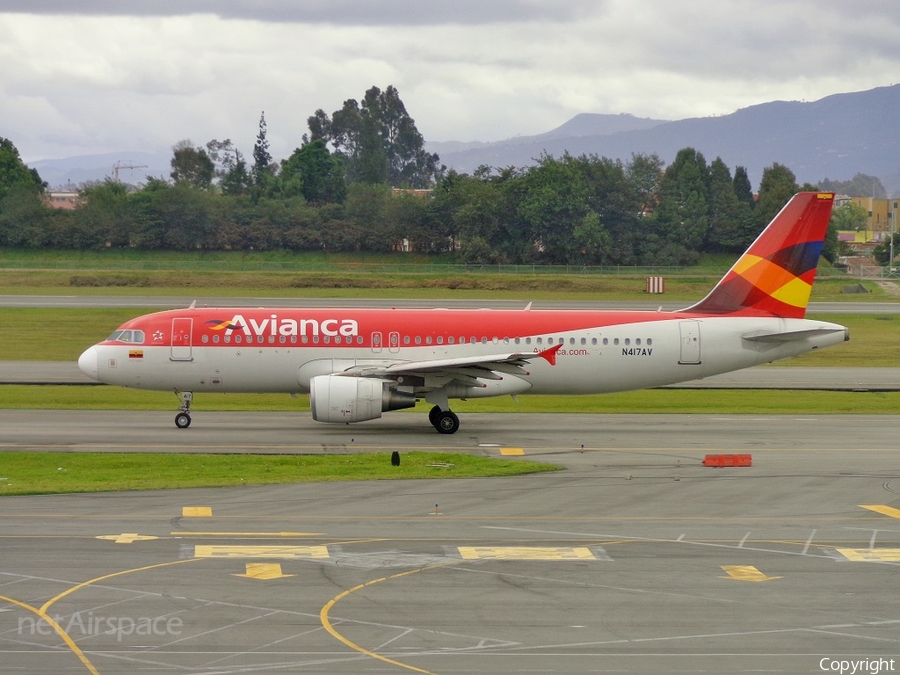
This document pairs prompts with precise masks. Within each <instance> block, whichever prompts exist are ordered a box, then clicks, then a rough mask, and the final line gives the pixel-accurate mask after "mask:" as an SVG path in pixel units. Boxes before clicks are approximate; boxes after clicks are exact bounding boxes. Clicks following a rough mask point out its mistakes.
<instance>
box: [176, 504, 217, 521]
mask: <svg viewBox="0 0 900 675" xmlns="http://www.w3.org/2000/svg"><path fill="white" fill-rule="evenodd" d="M181 515H182V516H183V517H184V518H212V507H211V506H185V507H183V508H182V509H181Z"/></svg>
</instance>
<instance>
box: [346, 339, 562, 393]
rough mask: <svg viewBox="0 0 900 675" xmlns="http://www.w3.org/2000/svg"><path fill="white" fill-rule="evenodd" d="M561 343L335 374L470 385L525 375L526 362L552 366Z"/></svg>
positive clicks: (526, 372) (408, 362) (360, 367)
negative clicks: (432, 378)
mask: <svg viewBox="0 0 900 675" xmlns="http://www.w3.org/2000/svg"><path fill="white" fill-rule="evenodd" d="M560 347H562V345H561V344H558V345H554V346H553V347H550V348H549V349H545V350H544V351H541V352H512V353H505V354H487V355H484V356H465V357H460V358H455V359H429V360H425V361H403V362H399V363H392V364H389V365H384V366H357V367H355V368H350V369H349V370H345V371H343V372H341V373H335V375H345V376H349V377H372V378H378V379H390V380H396V379H398V378H399V377H402V376H420V377H425V376H426V375H431V376H444V377H448V378H450V379H455V380H460V381H463V382H465V383H467V384H470V383H471V382H472V381H473V380H475V379H477V378H481V379H484V380H502V379H503V376H502V375H500V374H499V373H507V374H509V375H528V374H529V373H528V371H526V370H525V366H527V365H528V363H529V361H531V360H533V359H536V358H542V359H544V360H545V361H547V362H548V363H549V364H550V365H556V352H558V351H559V349H560Z"/></svg>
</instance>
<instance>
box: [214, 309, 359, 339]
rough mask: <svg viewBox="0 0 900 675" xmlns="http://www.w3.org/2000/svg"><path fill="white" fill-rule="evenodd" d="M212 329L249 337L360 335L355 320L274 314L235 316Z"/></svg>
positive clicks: (226, 333) (215, 322)
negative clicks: (248, 316) (262, 317)
mask: <svg viewBox="0 0 900 675" xmlns="http://www.w3.org/2000/svg"><path fill="white" fill-rule="evenodd" d="M209 323H210V329H211V330H214V331H219V330H224V331H225V335H231V334H232V333H234V332H235V331H240V332H242V333H243V334H244V335H246V336H247V337H252V336H261V335H286V336H291V335H300V336H316V335H328V336H331V337H334V336H336V335H341V336H344V337H353V336H356V335H359V324H358V323H357V321H356V320H354V319H322V320H321V321H320V320H318V319H288V318H279V316H278V315H277V314H272V315H271V316H270V317H268V318H266V319H254V318H253V317H250V319H245V318H244V316H243V315H242V314H235V315H234V316H233V317H232V318H231V320H230V321H221V322H219V321H211V322H209Z"/></svg>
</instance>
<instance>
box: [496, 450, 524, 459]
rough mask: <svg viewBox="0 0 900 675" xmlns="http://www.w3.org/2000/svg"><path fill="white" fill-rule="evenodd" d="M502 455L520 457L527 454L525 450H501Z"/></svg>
mask: <svg viewBox="0 0 900 675" xmlns="http://www.w3.org/2000/svg"><path fill="white" fill-rule="evenodd" d="M500 454H501V455H505V456H507V457H519V456H521V455H524V454H525V448H500Z"/></svg>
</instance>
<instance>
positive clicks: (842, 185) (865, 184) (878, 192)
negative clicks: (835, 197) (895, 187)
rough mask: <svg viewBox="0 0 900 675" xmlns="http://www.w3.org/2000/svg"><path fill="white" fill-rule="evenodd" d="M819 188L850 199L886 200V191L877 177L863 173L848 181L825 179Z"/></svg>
mask: <svg viewBox="0 0 900 675" xmlns="http://www.w3.org/2000/svg"><path fill="white" fill-rule="evenodd" d="M820 187H821V188H822V189H823V190H827V191H828V192H836V193H838V194H843V195H848V196H850V197H872V198H874V199H887V190H885V189H884V185H883V184H882V183H881V180H880V179H879V178H878V176H870V175H868V174H865V173H858V174H856V175H855V176H853V178H851V179H850V180H844V181H840V180H829V179H827V178H826V179H825V180H823V181H822V183H821V186H820Z"/></svg>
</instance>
